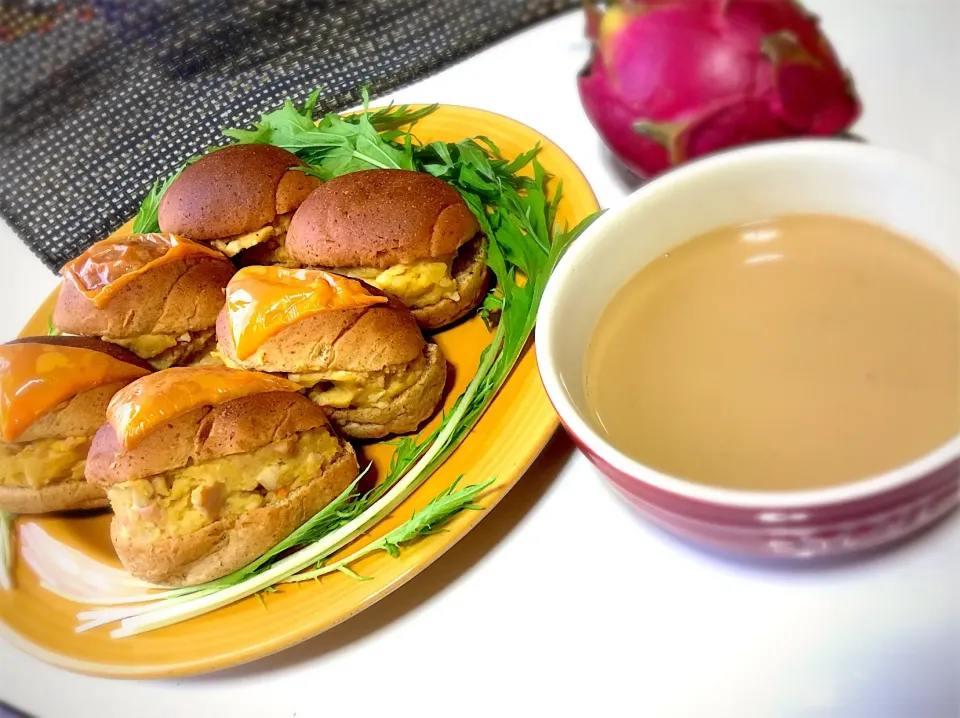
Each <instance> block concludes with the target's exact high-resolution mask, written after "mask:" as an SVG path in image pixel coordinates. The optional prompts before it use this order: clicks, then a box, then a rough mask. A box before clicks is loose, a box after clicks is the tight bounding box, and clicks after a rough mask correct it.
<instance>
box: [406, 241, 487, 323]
mask: <svg viewBox="0 0 960 718" xmlns="http://www.w3.org/2000/svg"><path fill="white" fill-rule="evenodd" d="M453 281H454V282H456V283H457V293H458V294H459V295H460V299H458V300H453V299H441V300H440V301H439V302H435V303H434V304H428V305H427V306H425V307H418V308H416V309H413V310H412V311H413V316H414V317H416V320H417V323H418V324H419V325H420V326H421V327H422V328H424V329H427V330H431V329H439V328H440V327H445V326H447V325H448V324H452V323H453V322H455V321H457V320H458V319H460V318H462V317H465V316H466V315H467V314H469V313H470V310H472V309H473V308H474V307H476V306H477V305H478V304H480V302H481V301H482V300H483V297H484V295H485V294H486V293H487V289H488V288H489V286H490V270H489V268H488V267H487V248H486V244H485V240H484V238H483V237H477V238H476V239H474V240H472V241H471V242H469V243H468V244H465V245H464V246H463V247H462V248H461V249H460V251H459V252H458V253H457V258H456V259H455V260H454V262H453Z"/></svg>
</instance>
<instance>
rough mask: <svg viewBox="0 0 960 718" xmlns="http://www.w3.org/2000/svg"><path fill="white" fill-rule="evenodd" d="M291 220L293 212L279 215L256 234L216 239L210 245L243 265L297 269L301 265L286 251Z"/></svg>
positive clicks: (250, 233)
mask: <svg viewBox="0 0 960 718" xmlns="http://www.w3.org/2000/svg"><path fill="white" fill-rule="evenodd" d="M291 219H293V212H287V213H286V214H278V215H277V217H276V219H274V220H273V222H272V223H271V224H268V225H267V226H265V227H261V228H260V229H258V230H256V231H254V232H246V233H244V234H238V235H235V236H233V237H224V238H223V239H215V240H213V241H212V242H210V245H211V246H212V247H215V248H216V249H218V250H220V251H221V252H223V253H224V254H225V255H227V256H228V257H236V258H237V261H238V262H239V263H240V264H241V265H250V264H277V265H280V266H284V267H297V266H299V265H297V263H296V262H294V261H293V260H292V259H291V258H290V256H289V255H288V254H287V251H286V249H285V244H286V238H287V229H288V228H289V227H290V220H291ZM237 255H240V256H239V257H238V256H237Z"/></svg>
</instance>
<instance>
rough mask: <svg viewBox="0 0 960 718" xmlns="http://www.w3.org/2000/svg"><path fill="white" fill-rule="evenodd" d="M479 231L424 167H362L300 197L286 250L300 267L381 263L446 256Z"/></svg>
mask: <svg viewBox="0 0 960 718" xmlns="http://www.w3.org/2000/svg"><path fill="white" fill-rule="evenodd" d="M479 231H480V226H479V224H478V223H477V220H476V218H475V217H474V216H473V213H472V212H471V211H470V209H469V208H468V207H467V205H466V203H465V202H464V201H463V198H462V197H461V196H460V193H459V192H457V191H456V190H455V189H454V188H453V187H451V186H450V185H448V184H447V183H446V182H444V181H442V180H439V179H437V178H436V177H433V176H431V175H429V174H426V173H424V172H410V171H408V170H363V171H360V172H351V173H348V174H345V175H341V176H340V177H336V178H334V179H332V180H330V181H329V182H325V183H324V184H322V185H321V186H320V187H318V188H317V189H315V190H314V191H313V192H312V193H311V194H310V196H309V197H307V199H306V200H304V202H303V204H302V205H301V206H300V209H298V210H297V212H296V214H295V215H294V216H293V221H292V222H291V223H290V229H289V230H288V231H287V239H286V249H287V254H289V255H290V257H291V258H292V259H293V260H294V261H297V262H300V263H302V264H305V265H312V266H319V267H328V268H332V269H336V268H339V267H375V268H378V269H386V268H387V267H392V266H393V265H396V264H410V263H413V262H417V261H422V260H427V259H444V260H445V259H449V258H451V257H453V255H454V254H456V252H457V250H458V249H459V248H460V246H461V245H463V244H465V243H466V242H468V241H470V240H471V239H473V238H474V237H475V236H476V235H477V233H478V232H479Z"/></svg>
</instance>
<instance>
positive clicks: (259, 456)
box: [108, 428, 340, 539]
mask: <svg viewBox="0 0 960 718" xmlns="http://www.w3.org/2000/svg"><path fill="white" fill-rule="evenodd" d="M339 451H340V443H339V441H338V440H337V438H336V437H335V436H334V435H333V434H332V433H330V431H329V430H328V429H326V428H320V429H314V430H312V431H307V432H303V433H302V434H298V435H295V436H291V437H289V438H287V439H284V440H283V441H278V442H275V443H273V444H268V445H267V446H263V447H261V448H259V449H257V450H256V451H251V452H249V453H246V454H234V455H233V456H224V457H222V458H220V459H214V460H213V461H207V462H204V463H201V464H193V465H190V466H185V467H183V468H182V469H176V470H174V471H169V472H167V473H165V474H159V475H157V476H151V477H149V478H144V479H136V480H133V481H124V482H122V483H119V484H115V485H114V486H111V487H110V489H109V491H108V495H109V497H110V504H111V505H112V507H113V511H114V514H115V515H116V519H117V522H118V528H119V531H120V535H121V536H123V537H131V536H132V537H136V538H141V539H157V538H161V537H172V536H184V535H186V534H190V533H193V532H194V531H198V530H200V529H202V528H203V527H204V526H208V525H209V524H212V523H214V522H216V521H219V520H221V519H230V518H236V517H238V516H240V515H241V514H243V513H246V512H248V511H253V510H254V509H258V508H260V507H261V506H266V505H268V504H270V503H273V502H275V501H279V500H281V499H283V498H284V497H285V496H287V495H288V494H289V493H290V492H291V491H293V490H295V489H298V488H300V487H301V486H303V485H305V484H307V483H309V482H310V481H312V480H314V479H316V478H318V477H319V476H320V475H321V473H322V472H323V471H324V470H325V469H326V467H327V466H328V465H329V464H330V462H331V461H332V460H333V459H334V458H335V457H336V456H337V453H338V452H339Z"/></svg>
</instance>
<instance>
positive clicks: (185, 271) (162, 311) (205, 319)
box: [53, 255, 236, 339]
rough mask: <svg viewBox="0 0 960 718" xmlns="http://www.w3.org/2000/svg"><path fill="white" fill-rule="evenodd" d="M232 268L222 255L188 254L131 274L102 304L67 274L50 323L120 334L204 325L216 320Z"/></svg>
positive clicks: (173, 331)
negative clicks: (107, 300) (83, 290)
mask: <svg viewBox="0 0 960 718" xmlns="http://www.w3.org/2000/svg"><path fill="white" fill-rule="evenodd" d="M235 271H236V270H235V268H234V266H233V264H232V263H231V262H230V260H229V259H227V258H226V257H223V258H218V257H211V256H208V255H190V256H187V257H184V258H183V259H180V260H177V261H172V262H166V263H164V264H160V265H158V266H157V267H155V268H154V269H152V270H150V271H148V272H145V273H143V274H140V275H138V276H136V277H134V278H133V279H132V280H131V281H129V282H128V283H127V284H125V285H124V286H122V287H121V288H120V289H119V291H117V293H116V294H115V295H114V296H113V297H112V298H111V299H110V301H109V302H108V303H107V305H106V306H105V307H103V308H98V307H97V306H96V305H95V304H94V303H93V302H91V301H90V300H88V299H87V298H86V297H85V296H83V294H82V293H81V292H80V290H79V289H77V287H76V286H75V285H74V283H73V282H72V281H70V280H69V279H65V280H64V281H63V282H62V284H61V287H60V295H59V297H58V298H57V305H56V308H55V309H54V311H53V324H54V326H56V327H57V329H59V330H61V331H64V332H68V333H70V334H82V335H86V336H95V337H103V336H111V337H116V338H118V339H127V338H133V337H139V336H143V335H144V334H182V333H184V332H191V331H199V330H202V329H208V328H210V327H212V326H213V325H214V323H215V322H216V321H217V314H218V313H219V312H220V309H221V307H223V304H224V289H225V288H226V286H227V282H229V281H230V277H232V276H233V274H234V272H235Z"/></svg>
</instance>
